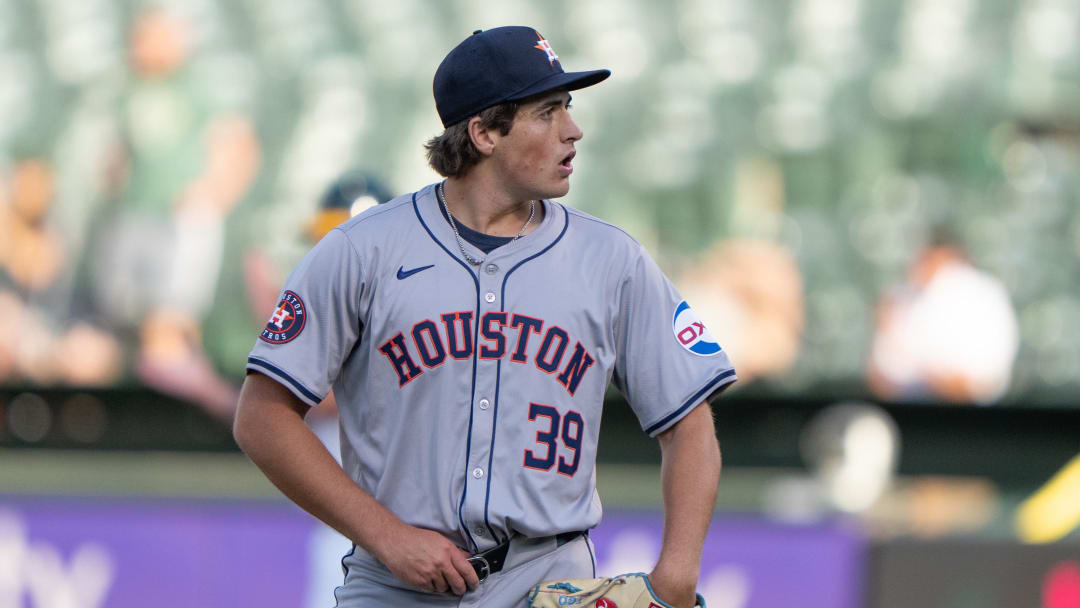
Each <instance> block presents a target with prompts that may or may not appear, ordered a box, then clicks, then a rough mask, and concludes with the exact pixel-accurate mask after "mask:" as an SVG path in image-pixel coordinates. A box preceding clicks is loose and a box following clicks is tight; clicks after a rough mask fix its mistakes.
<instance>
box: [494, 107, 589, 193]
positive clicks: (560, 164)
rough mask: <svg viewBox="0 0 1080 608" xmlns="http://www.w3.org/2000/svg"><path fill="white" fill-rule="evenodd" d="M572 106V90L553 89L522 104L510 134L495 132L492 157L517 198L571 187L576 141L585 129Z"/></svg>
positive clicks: (504, 183)
mask: <svg viewBox="0 0 1080 608" xmlns="http://www.w3.org/2000/svg"><path fill="white" fill-rule="evenodd" d="M569 109H570V93H568V92H566V91H552V92H551V93H548V94H545V95H541V96H540V97H538V98H537V99H535V100H533V101H531V102H529V103H526V104H524V105H522V106H521V107H520V108H519V109H518V113H517V116H515V117H514V124H513V127H512V128H511V129H510V132H509V133H508V134H506V135H500V134H499V133H498V132H497V131H496V132H495V133H494V136H495V137H496V144H495V149H494V151H493V152H492V156H491V158H492V160H493V161H494V163H495V167H496V169H497V171H498V172H499V176H500V177H501V178H502V182H503V187H504V188H505V189H506V190H507V192H509V193H510V194H511V195H513V196H514V197H515V198H516V199H517V200H530V199H540V198H558V197H560V196H565V195H566V193H567V192H569V191H570V174H571V173H572V172H573V170H574V169H573V166H572V165H571V161H572V159H573V157H574V154H575V152H574V143H575V142H577V141H578V140H579V139H581V137H582V133H581V129H579V128H578V126H577V124H576V123H575V122H574V119H573V118H571V117H570V111H569Z"/></svg>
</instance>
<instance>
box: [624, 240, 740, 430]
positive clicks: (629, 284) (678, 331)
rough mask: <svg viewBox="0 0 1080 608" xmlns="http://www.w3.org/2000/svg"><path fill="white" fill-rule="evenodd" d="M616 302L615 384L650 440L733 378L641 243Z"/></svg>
mask: <svg viewBox="0 0 1080 608" xmlns="http://www.w3.org/2000/svg"><path fill="white" fill-rule="evenodd" d="M618 299H619V301H618V304H619V309H618V310H619V312H618V322H617V323H616V326H615V340H616V345H617V346H616V347H617V350H618V352H617V353H616V360H615V374H614V381H615V384H616V386H617V387H618V388H619V390H620V391H622V393H623V395H625V396H626V399H627V401H629V403H630V407H631V408H632V409H633V410H634V414H635V415H636V416H637V418H638V422H639V423H640V424H641V428H642V429H644V430H645V432H646V433H648V434H649V435H650V436H653V437H655V436H656V435H658V434H660V433H662V432H664V431H665V430H667V429H668V428H670V427H671V426H672V425H674V424H675V423H676V422H678V421H679V420H681V419H682V417H683V416H685V415H686V414H688V413H690V411H692V410H693V409H694V406H695V405H697V404H698V403H700V402H701V401H702V400H704V399H706V398H707V397H709V396H710V395H712V394H714V393H716V392H717V391H719V390H720V389H722V388H724V387H726V386H728V385H730V384H731V383H732V382H734V381H735V380H736V376H735V370H734V368H733V367H732V365H731V361H730V360H729V359H728V356H727V353H725V352H724V350H723V349H722V348H721V347H720V345H719V344H718V343H717V342H716V339H715V338H713V337H712V335H711V334H710V333H709V332H708V330H707V329H706V328H705V326H704V325H703V324H702V323H701V321H700V320H699V319H698V318H697V316H696V315H695V314H694V312H693V310H691V309H690V306H689V304H687V302H686V301H684V300H683V299H682V297H681V296H680V295H679V293H678V292H677V291H676V290H675V287H674V286H673V285H672V284H671V282H670V281H669V280H668V279H667V277H665V276H664V274H663V272H661V271H660V268H659V267H658V266H657V265H656V262H655V261H653V259H652V258H651V257H650V256H649V254H648V253H647V252H646V251H645V250H644V248H642V247H641V246H640V245H639V246H638V250H637V255H636V257H635V259H633V260H632V261H631V262H630V266H629V269H628V271H627V274H626V276H625V277H624V278H623V280H622V282H621V284H620V286H619V292H618Z"/></svg>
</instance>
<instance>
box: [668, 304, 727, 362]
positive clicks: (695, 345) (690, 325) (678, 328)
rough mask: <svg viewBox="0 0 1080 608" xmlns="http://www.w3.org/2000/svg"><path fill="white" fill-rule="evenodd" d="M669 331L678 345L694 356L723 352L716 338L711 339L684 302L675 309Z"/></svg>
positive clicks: (707, 331) (706, 355)
mask: <svg viewBox="0 0 1080 608" xmlns="http://www.w3.org/2000/svg"><path fill="white" fill-rule="evenodd" d="M671 330H672V332H673V333H674V334H675V339H676V340H678V341H679V344H680V345H682V347H683V348H685V349H686V350H688V351H690V352H692V353H694V354H695V355H701V356H702V357H710V356H712V355H715V354H717V353H719V352H720V351H721V350H723V349H722V348H720V344H719V343H718V342H717V341H716V338H713V337H712V334H710V333H709V330H707V329H705V324H704V323H702V322H701V320H699V319H698V317H697V315H696V314H694V311H692V310H690V305H689V304H687V303H686V300H683V301H682V302H680V303H679V305H678V306H677V307H675V315H674V316H673V317H672V319H671Z"/></svg>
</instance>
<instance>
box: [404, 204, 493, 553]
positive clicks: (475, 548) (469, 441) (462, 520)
mask: <svg viewBox="0 0 1080 608" xmlns="http://www.w3.org/2000/svg"><path fill="white" fill-rule="evenodd" d="M412 206H413V211H414V212H415V213H416V219H418V220H420V225H421V226H423V227H424V230H425V231H426V232H427V233H428V236H430V237H431V240H433V241H435V244H436V245H438V246H439V247H441V248H442V250H443V251H445V252H446V255H448V256H450V258H451V259H452V260H454V261H455V262H457V263H458V264H461V267H462V268H464V269H465V272H467V273H469V276H470V277H472V280H473V285H475V286H476V311H475V312H474V313H473V314H474V315H475V318H477V319H479V317H480V280H479V279H478V278H476V274H475V273H473V271H472V268H469V266H468V265H467V264H466V263H465V262H462V261H461V260H460V259H459V258H458V257H457V256H456V255H454V254H453V253H451V252H450V250H449V249H447V248H446V245H443V244H442V241H440V240H439V239H438V238H436V237H435V233H433V232H432V231H431V228H428V225H427V222H425V221H424V217H423V216H422V215H420V207H419V206H418V205H417V204H416V192H413V195H412ZM479 327H480V324H479V322H478V323H477V331H479ZM473 344H474V345H475V344H476V341H475V340H474V341H473ZM479 352H480V349H479V348H474V349H473V371H472V388H471V389H470V391H471V392H470V395H469V434H468V437H467V438H466V440H465V484H464V487H463V488H462V490H461V502H459V503H458V522H459V523H460V524H461V529H462V530H464V531H465V538H467V539H468V540H469V544H471V545H472V547H473V551H474V552H475V551H479V550H480V546H479V545H477V544H476V541H475V540H473V537H472V532H471V531H470V530H469V526H467V525H466V524H465V516H464V515H462V510H464V508H465V496H466V495H467V494H468V493H469V456H470V450H471V448H472V425H473V407H472V404H473V401H475V399H476V356H477V353H479Z"/></svg>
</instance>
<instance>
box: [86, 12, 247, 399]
mask: <svg viewBox="0 0 1080 608" xmlns="http://www.w3.org/2000/svg"><path fill="white" fill-rule="evenodd" d="M129 43H130V47H129V51H130V52H129V61H130V69H131V77H132V78H131V81H130V83H129V85H128V88H127V91H126V93H125V96H124V99H123V100H122V103H121V112H122V123H123V131H124V132H123V138H124V143H125V146H123V147H122V150H123V153H122V155H123V158H121V159H120V163H119V164H121V165H122V166H123V167H124V173H125V175H126V179H125V180H124V183H123V185H122V187H121V191H120V193H119V194H118V196H117V199H116V201H115V202H114V204H113V206H112V209H110V210H108V211H107V212H106V213H105V214H104V215H103V216H102V217H101V218H99V223H98V227H99V229H98V231H97V235H96V236H97V242H96V245H95V246H94V247H92V249H91V252H90V253H91V255H92V258H93V259H92V260H91V262H90V268H89V273H90V277H89V283H90V285H89V286H88V290H89V291H90V292H91V295H92V297H93V299H94V301H95V306H96V308H97V310H99V311H101V312H103V313H104V314H105V315H106V316H107V317H108V318H109V321H110V322H111V323H112V324H114V325H115V326H116V327H117V328H119V329H120V330H121V331H133V332H134V333H135V334H136V335H137V338H135V340H136V341H137V344H138V346H137V354H136V355H135V371H136V374H137V376H138V378H139V379H140V380H141V381H142V382H144V383H145V384H147V385H148V386H150V387H152V388H154V389H156V390H159V391H161V392H164V393H166V394H169V395H172V396H175V397H178V398H181V399H185V400H188V401H191V402H194V403H196V404H198V405H200V406H202V407H203V408H205V409H206V410H207V411H208V412H209V413H210V414H212V415H214V416H217V417H218V418H221V419H224V420H228V419H231V415H232V410H233V407H234V404H235V402H236V396H237V394H238V393H237V389H236V387H235V386H233V385H232V384H230V383H229V382H228V381H226V380H225V379H224V378H223V377H222V376H221V375H220V374H219V373H218V372H217V371H216V370H215V369H214V367H213V365H212V364H211V362H210V360H209V358H208V356H207V355H206V352H205V350H204V347H203V343H202V335H201V326H202V322H203V320H204V319H205V318H206V316H207V315H208V314H209V312H210V309H211V306H212V304H213V301H214V294H215V292H216V289H217V282H218V277H219V273H220V270H221V263H222V255H223V252H224V238H225V230H224V222H225V219H226V217H227V216H228V215H229V213H230V212H231V211H232V209H233V208H234V207H235V205H236V204H237V203H238V202H239V201H240V200H241V199H242V198H243V196H244V195H245V194H246V193H247V191H248V189H249V188H250V186H251V184H252V183H253V181H254V179H255V177H256V174H257V172H258V169H259V165H260V160H261V154H260V145H259V141H258V139H257V138H256V135H255V131H254V127H253V125H252V122H251V120H250V119H249V118H248V117H247V116H245V115H243V114H242V113H237V112H225V111H221V110H217V109H215V108H213V107H212V106H211V104H210V103H209V102H208V100H207V99H206V92H205V91H203V90H201V89H200V88H199V87H198V86H197V85H196V84H195V81H194V79H193V78H191V77H190V75H189V73H188V70H187V69H186V66H187V63H188V59H189V57H190V47H189V43H190V33H189V30H188V25H187V23H186V22H185V21H183V20H182V19H181V18H180V17H179V16H177V15H175V14H173V13H171V12H169V11H167V10H165V9H162V8H159V7H156V6H150V7H147V8H145V9H143V10H142V11H141V12H140V13H139V14H138V15H137V16H136V18H135V20H134V22H133V25H132V29H131V34H130V40H129Z"/></svg>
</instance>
